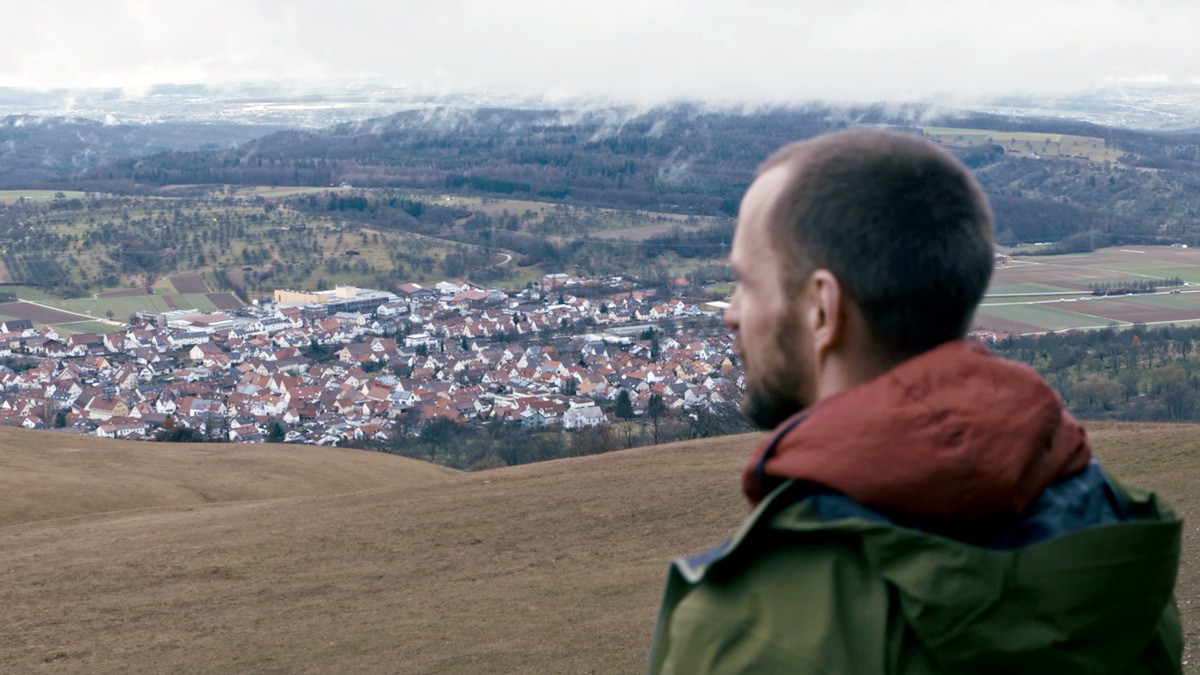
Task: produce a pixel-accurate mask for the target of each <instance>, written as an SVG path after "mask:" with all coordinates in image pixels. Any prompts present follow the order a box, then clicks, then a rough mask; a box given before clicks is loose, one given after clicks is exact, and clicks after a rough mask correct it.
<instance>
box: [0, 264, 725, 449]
mask: <svg viewBox="0 0 1200 675" xmlns="http://www.w3.org/2000/svg"><path fill="white" fill-rule="evenodd" d="M396 291H397V292H394V293H393V292H387V291H374V290H367V289H359V288H355V287H349V286H341V287H337V288H335V289H334V290H328V291H319V292H300V291H289V290H276V291H275V292H274V296H273V297H271V298H260V299H257V300H255V301H254V302H253V303H252V304H251V305H249V306H247V307H245V308H243V309H238V310H230V311H225V312H209V313H202V312H196V311H187V310H179V311H172V312H166V313H161V314H143V315H139V316H137V317H131V321H132V320H133V319H136V321H132V322H131V323H130V325H129V326H128V327H125V328H123V329H119V330H114V331H112V332H108V333H103V334H94V333H79V334H73V335H68V336H60V335H58V334H57V333H56V332H55V331H54V330H53V328H52V327H49V326H46V327H37V326H34V325H33V324H32V322H30V321H27V320H25V321H8V322H2V323H0V357H8V361H9V363H11V364H12V365H13V367H11V368H10V367H4V368H3V369H2V370H0V385H2V390H0V424H2V425H8V426H21V427H25V428H29V429H46V430H52V431H57V432H61V433H72V434H88V435H94V436H101V437H110V438H129V439H155V438H164V437H169V436H168V434H169V433H171V432H175V433H178V432H179V431H181V430H187V433H186V434H183V435H182V436H181V437H182V438H187V439H203V440H221V441H232V442H239V443H256V442H264V441H267V440H271V441H284V442H297V443H309V444H319V445H336V444H342V443H347V442H354V441H364V440H365V441H387V440H388V439H391V438H393V437H395V436H396V435H397V434H401V435H402V434H406V433H416V434H419V433H420V429H421V426H422V425H423V424H424V423H427V422H428V421H430V420H433V419H438V418H444V419H447V420H450V421H453V422H459V423H482V422H486V421H494V422H512V423H519V424H520V425H521V427H523V428H546V427H558V428H562V429H565V430H575V429H583V428H587V427H595V426H600V425H606V424H610V423H613V422H615V421H618V420H617V418H616V417H615V415H614V412H613V407H614V406H613V405H612V404H613V403H614V402H616V401H617V400H618V399H619V398H624V397H627V398H628V401H629V403H630V404H631V406H632V411H633V413H634V414H635V415H642V414H643V413H644V412H645V411H646V410H647V408H648V406H651V402H652V400H653V401H654V404H655V405H661V406H662V409H663V410H665V411H666V412H667V414H686V413H687V411H689V410H695V409H704V408H708V407H710V406H719V405H722V404H725V405H728V404H729V403H730V402H734V403H735V402H736V401H738V400H740V397H741V393H740V391H741V389H740V387H741V384H742V383H741V371H740V369H739V367H738V364H737V359H736V357H735V356H734V349H733V343H732V337H731V336H730V335H729V334H728V332H727V331H725V330H724V329H722V328H721V327H720V324H719V321H718V318H717V317H718V316H719V311H720V309H719V306H707V305H704V304H703V303H702V301H701V302H696V301H689V300H685V299H683V298H680V297H660V296H658V295H657V294H655V293H654V292H653V291H642V290H637V289H636V288H635V287H634V286H633V285H632V284H630V283H629V282H628V281H625V280H621V279H607V280H599V279H580V278H576V277H570V276H568V275H566V274H553V275H547V276H546V277H545V278H543V279H542V281H541V283H539V284H531V285H530V287H529V288H527V289H526V290H524V291H522V292H520V293H504V292H500V291H496V290H488V289H483V288H478V287H475V286H472V285H470V284H467V283H461V282H441V283H438V284H436V285H434V286H432V287H424V286H421V285H418V284H413V283H410V284H405V285H403V286H400V287H399V288H398V289H396ZM693 329H696V330H695V332H694V333H693ZM622 392H624V395H623V394H622Z"/></svg>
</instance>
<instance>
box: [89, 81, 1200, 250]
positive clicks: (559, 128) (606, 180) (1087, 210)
mask: <svg viewBox="0 0 1200 675" xmlns="http://www.w3.org/2000/svg"><path fill="white" fill-rule="evenodd" d="M932 124H937V125H939V126H941V127H962V128H966V129H981V130H989V131H994V132H996V135H997V137H999V136H1000V135H1001V134H1004V135H1007V137H1009V138H1012V137H1015V136H1020V137H1021V138H1024V139H1026V140H1025V141H1024V146H1025V148H1027V151H1025V152H1017V151H1016V150H1017V146H1016V145H1014V144H1013V143H1010V144H1008V145H1005V144H1004V143H1002V142H999V141H995V140H993V139H992V138H991V137H990V136H987V137H986V138H983V137H981V138H980V139H979V140H978V142H976V141H975V140H971V139H968V140H965V141H962V142H959V141H957V140H956V139H955V138H954V137H952V136H951V137H935V138H936V140H938V141H939V142H941V143H944V144H945V145H946V146H948V147H950V148H951V149H952V150H953V151H954V152H955V153H957V154H958V155H960V156H961V157H962V158H963V160H964V161H965V162H966V163H967V164H968V165H970V166H971V167H972V168H973V169H974V170H975V171H976V173H977V175H978V176H979V179H980V181H981V182H982V183H983V185H984V186H985V189H987V190H988V191H989V193H990V194H991V195H992V197H993V200H994V206H995V210H996V215H997V222H998V228H997V229H998V238H999V240H1000V241H1001V242H1002V243H1009V244H1012V243H1019V242H1031V241H1059V240H1062V239H1067V238H1069V237H1071V236H1073V235H1081V234H1086V237H1081V238H1079V239H1077V240H1076V241H1074V242H1071V243H1068V246H1075V247H1080V246H1089V245H1091V246H1098V245H1104V244H1111V243H1119V242H1120V241H1124V240H1130V239H1132V240H1136V241H1146V240H1147V239H1148V238H1160V239H1162V240H1164V241H1165V240H1184V241H1191V240H1193V239H1196V238H1197V237H1198V236H1200V226H1197V225H1196V223H1197V218H1196V216H1197V214H1198V213H1200V189H1198V188H1200V140H1198V139H1200V137H1198V136H1196V135H1181V134H1167V133H1148V132H1137V131H1131V130H1119V129H1110V128H1105V127H1099V126H1096V125H1091V124H1085V123H1078V122H1069V121H1063V120H1031V119H1020V120H1014V119H1009V118H1001V117H993V116H985V115H970V116H961V115H960V116H957V117H956V116H954V115H951V114H944V113H943V114H938V113H935V112H933V111H931V110H927V109H921V108H916V107H909V108H884V107H870V108H860V109H841V108H832V107H825V106H808V107H799V108H777V109H764V110H758V111H750V112H746V111H719V110H712V109H706V108H701V107H698V106H692V105H677V106H672V107H666V108H657V109H652V110H649V111H636V110H626V109H611V110H598V111H591V112H565V111H542V110H538V111H531V110H461V109H450V108H446V109H438V110H432V111H428V110H427V111H410V112H405V113H400V114H397V115H393V116H390V117H386V118H381V119H377V120H372V121H368V122H363V123H354V124H346V125H342V126H338V127H334V128H331V129H328V130H324V131H285V132H280V133H276V134H273V135H270V136H267V137H264V138H261V139H258V140H255V141H252V142H249V143H245V144H242V145H241V146H239V147H237V148H233V149H225V150H212V151H204V152H166V153H161V154H157V155H152V156H149V157H142V158H130V159H125V160H122V161H118V162H115V163H111V164H108V165H105V166H102V167H97V168H95V169H91V170H89V171H86V172H84V173H83V174H81V175H80V176H78V177H77V180H76V185H77V186H79V187H81V188H82V189H89V187H91V188H95V189H126V190H128V189H136V188H148V187H153V186H161V185H168V184H170V185H174V184H181V183H183V184H235V185H296V186H331V185H334V186H336V185H343V184H350V185H354V186H356V187H398V188H406V189H425V190H437V191H445V192H450V193H465V194H483V195H494V196H504V197H508V198H520V199H534V200H548V201H556V202H564V203H568V204H574V205H592V206H609V207H616V208H636V209H649V210H655V211H669V212H678V213H692V214H704V215H721V214H724V215H732V214H733V213H735V212H736V208H737V203H738V199H739V198H740V196H741V193H742V192H743V191H744V189H745V187H746V185H747V183H748V182H749V180H750V177H751V176H752V174H753V171H754V168H755V166H756V165H757V164H758V163H759V162H761V161H762V160H763V159H764V158H765V157H766V156H767V155H768V154H769V153H770V152H771V151H772V150H774V149H775V148H777V147H778V146H779V145H780V144H782V143H783V142H786V141H789V140H794V139H801V138H806V137H810V136H813V135H815V134H818V133H822V132H826V131H831V130H834V129H839V128H845V127H850V126H861V125H885V126H893V127H898V128H902V129H908V130H912V131H913V132H915V133H924V129H926V128H928V125H932ZM1068 138H1087V139H1090V140H1093V141H1095V142H1096V143H1098V144H1099V145H1100V147H1103V148H1105V149H1106V150H1107V153H1106V154H1104V155H1103V156H1101V155H1099V154H1093V155H1085V154H1071V152H1070V151H1068V150H1066V149H1065V148H1066V140H1065V139H1068Z"/></svg>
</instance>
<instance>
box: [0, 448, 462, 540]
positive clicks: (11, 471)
mask: <svg viewBox="0 0 1200 675" xmlns="http://www.w3.org/2000/svg"><path fill="white" fill-rule="evenodd" d="M0 467H3V471H0V494H3V495H4V498H3V499H2V500H0V526H4V525H14V524H18V523H27V522H32V521H38V520H50V519H54V518H66V517H69V516H80V515H87V514H99V513H109V512H113V511H126V510H131V509H147V508H152V507H160V506H191V505H198V504H210V503H214V502H238V501H247V500H263V499H275V498H280V497H301V496H315V495H330V494H340V493H346V492H356V491H359V490H366V489H369V488H375V487H381V486H385V485H391V486H396V485H414V484H419V483H425V482H429V481H434V480H437V479H439V478H445V477H447V476H452V475H455V474H456V473H458V472H456V471H453V470H451V469H447V468H444V467H440V466H437V465H435V464H429V463H426V462H420V461H417V460H412V459H406V458H403V457H397V456H395V455H385V454H382V453H374V452H363V451H361V450H348V449H339V448H316V447H313V446H306V445H278V444H265V445H234V444H232V443H139V442H137V441H122V440H108V439H97V438H94V437H86V436H82V437H81V436H74V435H65V434H51V433H44V432H42V433H38V432H31V431H27V430H25V429H18V428H11V427H0Z"/></svg>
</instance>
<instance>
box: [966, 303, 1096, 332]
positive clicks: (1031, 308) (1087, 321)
mask: <svg viewBox="0 0 1200 675" xmlns="http://www.w3.org/2000/svg"><path fill="white" fill-rule="evenodd" d="M988 316H993V317H997V318H1000V319H1008V320H1009V321H1018V322H1020V323H1023V324H1028V325H1030V326H1036V327H1038V328H1041V329H1043V330H1065V329H1067V328H1079V327H1082V326H1092V325H1096V324H1097V323H1099V324H1101V325H1103V324H1104V323H1106V322H1107V321H1108V320H1107V319H1099V318H1097V317H1085V316H1084V315H1082V314H1077V313H1075V312H1069V311H1066V310H1062V309H1057V308H1055V307H1053V306H1050V305H1006V306H1000V307H997V306H991V307H981V308H980V309H979V314H978V315H976V319H975V323H977V324H980V325H982V326H985V327H986V326H987V325H988V324H987V321H986V320H985V318H986V317H988Z"/></svg>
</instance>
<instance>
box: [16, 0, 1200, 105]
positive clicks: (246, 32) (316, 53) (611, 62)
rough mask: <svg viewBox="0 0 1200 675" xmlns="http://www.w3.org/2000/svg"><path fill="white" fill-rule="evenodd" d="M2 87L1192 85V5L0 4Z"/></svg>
mask: <svg viewBox="0 0 1200 675" xmlns="http://www.w3.org/2000/svg"><path fill="white" fill-rule="evenodd" d="M0 2H2V3H3V4H4V5H10V6H8V7H5V8H4V9H5V11H4V12H3V16H4V17H5V20H4V21H3V22H2V23H0V44H2V45H3V49H0V86H15V87H33V88H40V89H45V88H53V87H81V86H89V87H91V86H101V87H120V88H124V89H127V90H129V91H131V92H133V91H139V90H144V89H145V88H146V87H148V86H150V85H152V84H156V83H166V82H173V83H194V82H202V83H208V84H221V83H231V82H262V81H275V80H288V81H291V82H294V83H297V84H302V85H315V86H328V85H331V84H336V83H338V82H345V81H352V82H360V83H362V82H372V83H379V84H384V85H391V86H408V87H413V88H419V89H422V90H434V91H440V92H446V93H450V92H462V91H477V90H480V89H488V90H492V91H501V92H509V93H513V94H518V95H526V96H529V95H532V96H546V97H549V98H566V97H574V96H593V97H596V96H600V97H612V98H617V99H625V100H633V101H641V102H660V101H663V100H671V99H678V98H688V99H708V100H716V101H730V102H732V101H739V100H776V101H780V100H782V101H800V100H813V99H825V100H848V101H864V100H917V99H928V98H935V99H942V100H946V99H951V100H954V99H970V98H974V97H977V96H980V95H991V94H1009V93H1037V94H1044V93H1066V92H1070V91H1074V90H1079V89H1083V88H1089V87H1094V86H1097V85H1102V84H1104V83H1105V82H1109V81H1113V80H1143V81H1144V80H1150V81H1169V82H1179V83H1198V84H1200V39H1197V37H1196V31H1197V29H1198V28H1200V2H1195V1H1194V0H1187V1H1184V0H1180V1H1176V0H1037V1H1033V0H1003V1H1001V0H994V1H984V0H820V1H818V0H588V1H587V2H583V1H575V0H392V1H390V2H389V1H385V0H338V1H336V2H332V1H329V0H324V1H321V2H317V1H316V0H298V1H295V2H287V1H286V0H272V1H271V2H267V1H265V0H197V1H192V2H159V1H157V0H141V1H133V0H105V1H104V2H96V1H95V0H86V1H74V2H68V1H66V0H39V1H38V2H29V1H21V2H20V3H19V5H18V2H17V0H0Z"/></svg>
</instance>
